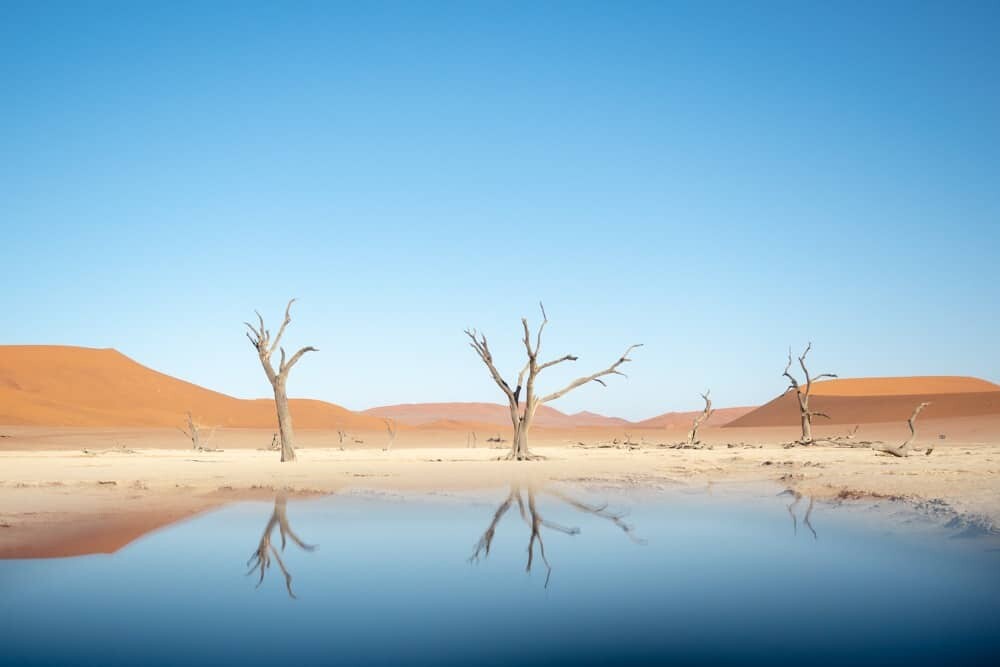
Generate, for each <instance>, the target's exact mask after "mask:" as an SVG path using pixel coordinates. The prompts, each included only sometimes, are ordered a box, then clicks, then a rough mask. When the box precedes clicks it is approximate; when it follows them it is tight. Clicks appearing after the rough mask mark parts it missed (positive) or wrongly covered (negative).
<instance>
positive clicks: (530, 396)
mask: <svg viewBox="0 0 1000 667" xmlns="http://www.w3.org/2000/svg"><path fill="white" fill-rule="evenodd" d="M538 305H539V306H540V307H541V309H542V323H541V324H540V325H539V327H538V331H537V332H536V335H535V343H534V346H532V343H531V331H530V329H529V328H528V320H527V319H526V318H521V324H522V326H523V328H524V338H523V339H522V342H523V343H524V349H525V351H526V352H527V354H528V361H527V363H526V364H525V365H524V367H523V368H522V369H521V372H520V373H519V374H518V376H517V383H516V386H515V388H514V389H511V388H510V385H509V384H507V381H506V380H504V379H503V376H502V375H501V374H500V371H498V370H497V368H496V366H495V365H494V363H493V354H492V353H491V352H490V348H489V344H488V343H487V341H486V336H484V335H480V334H479V333H477V332H476V330H475V329H466V331H465V335H467V336H468V337H469V338H470V339H471V342H470V343H469V346H470V347H471V348H472V349H474V350H475V351H476V354H478V355H479V358H480V359H482V361H483V363H484V364H485V365H486V368H487V370H489V372H490V376H491V377H492V378H493V381H494V382H496V384H497V386H498V387H500V389H501V390H502V391H503V393H504V395H505V396H506V397H507V402H508V404H509V406H510V419H511V424H512V425H513V427H514V438H513V440H512V442H511V446H510V453H509V454H508V455H507V457H506V458H507V459H508V460H513V461H525V460H530V459H537V458H543V457H540V456H535V455H532V454H531V453H530V452H529V451H528V431H529V430H530V429H531V423H532V421H533V420H534V417H535V410H537V409H538V406H539V405H541V404H543V403H548V402H549V401H554V400H555V399H557V398H559V397H561V396H563V395H565V394H567V393H568V392H570V391H572V390H573V389H576V388H577V387H581V386H583V385H585V384H587V383H589V382H598V383H600V384H601V385H604V386H606V385H605V384H604V381H603V380H601V379H600V378H602V377H604V376H605V375H625V374H624V373H622V372H621V371H620V370H618V367H619V366H621V365H622V364H624V363H626V362H628V361H631V359H629V358H628V355H629V353H630V352H631V351H632V350H634V349H635V348H637V347H641V345H631V346H629V348H628V349H626V350H625V353H624V354H623V355H622V356H621V357H619V358H618V360H617V361H615V363H613V364H611V366H609V367H608V368H605V369H604V370H602V371H598V372H597V373H594V374H593V375H588V376H585V377H582V378H578V379H576V380H574V381H573V382H570V383H569V384H568V385H567V386H566V387H564V388H563V389H560V390H559V391H556V392H553V393H551V394H547V395H545V396H536V395H535V378H537V377H538V374H539V373H540V372H542V371H543V370H545V369H546V368H548V367H550V366H555V365H556V364H560V363H562V362H564V361H576V360H577V357H575V356H573V355H571V354H567V355H565V356H562V357H559V358H558V359H553V360H552V361H547V362H545V363H538V350H539V348H540V347H541V345H542V330H543V329H545V325H546V324H548V321H549V320H548V317H546V315H545V307H544V306H542V305H541V304H538ZM526 378H527V384H525V379H526ZM522 388H523V389H525V396H524V402H523V403H522V402H521V390H522ZM522 406H523V407H522Z"/></svg>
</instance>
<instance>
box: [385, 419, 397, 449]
mask: <svg viewBox="0 0 1000 667" xmlns="http://www.w3.org/2000/svg"><path fill="white" fill-rule="evenodd" d="M382 421H383V422H385V431H386V434H388V436H389V441H388V442H387V443H386V445H385V447H383V448H382V451H383V452H387V451H389V450H390V449H392V445H393V443H395V442H396V422H394V421H393V420H391V419H383V420H382Z"/></svg>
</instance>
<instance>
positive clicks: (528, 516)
mask: <svg viewBox="0 0 1000 667" xmlns="http://www.w3.org/2000/svg"><path fill="white" fill-rule="evenodd" d="M548 492H549V493H550V494H551V495H553V496H554V497H556V498H558V499H560V500H562V501H563V502H565V503H567V504H568V505H570V506H572V507H574V508H576V509H578V510H580V511H581V512H586V513H588V514H593V515H594V516H598V517H601V518H603V519H608V520H609V521H611V522H612V523H614V524H615V525H616V526H618V527H619V528H621V530H622V531H623V532H624V533H625V534H626V535H627V536H628V537H629V539H630V540H632V541H633V542H635V543H637V544H645V542H644V541H643V540H640V539H638V538H636V537H635V534H634V533H633V527H632V526H631V524H628V523H626V522H625V521H624V520H623V517H624V515H623V514H617V513H614V512H610V511H608V509H607V506H606V505H600V506H597V505H589V504H587V503H584V502H581V501H578V500H575V499H573V498H570V497H569V496H567V495H565V494H563V493H561V492H558V491H548ZM514 503H517V508H518V512H519V513H520V515H521V518H522V519H523V520H524V522H525V523H526V524H527V526H528V527H529V528H530V530H531V533H530V536H529V538H528V562H527V566H526V567H525V571H526V572H531V566H532V564H533V563H534V557H535V543H536V542H537V543H538V553H539V555H540V556H541V558H542V562H543V563H544V564H545V569H546V574H545V587H546V588H547V587H548V585H549V578H550V577H551V576H552V566H551V565H550V564H549V560H548V557H547V556H546V555H545V542H544V540H543V538H542V528H548V529H550V530H554V531H557V532H560V533H563V534H565V535H578V534H579V533H580V529H579V528H576V527H574V526H563V525H561V524H558V523H555V522H553V521H548V520H546V519H545V518H544V517H543V516H542V515H541V513H540V512H539V511H538V505H537V503H536V502H535V489H534V488H532V487H529V488H528V492H527V502H525V494H524V493H523V492H522V490H521V487H520V485H518V484H512V485H511V487H510V493H509V494H508V495H507V498H506V499H505V500H504V501H503V502H502V503H500V505H499V506H498V507H497V509H496V512H494V513H493V520H492V521H490V525H489V526H488V527H487V529H486V532H484V533H483V535H482V537H480V538H479V542H477V543H476V547H475V550H474V551H473V553H472V556H470V557H469V561H470V562H479V560H480V559H481V558H486V557H488V556H489V555H490V548H491V547H492V545H493V537H494V536H495V535H496V529H497V525H498V524H499V523H500V520H501V519H502V518H503V517H504V515H505V514H506V513H507V511H508V510H509V509H510V508H511V506H512V505H513V504H514Z"/></svg>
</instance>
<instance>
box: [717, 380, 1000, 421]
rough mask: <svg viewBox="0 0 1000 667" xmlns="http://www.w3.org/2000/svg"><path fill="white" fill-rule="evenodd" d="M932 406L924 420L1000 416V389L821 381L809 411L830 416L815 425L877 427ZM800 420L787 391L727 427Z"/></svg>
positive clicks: (975, 384) (973, 383) (981, 384)
mask: <svg viewBox="0 0 1000 667" xmlns="http://www.w3.org/2000/svg"><path fill="white" fill-rule="evenodd" d="M925 401H928V402H930V403H931V405H929V406H928V407H927V408H926V409H925V410H924V411H923V412H922V413H921V415H920V419H921V420H927V419H946V418H951V417H976V416H980V415H996V414H1000V386H998V385H995V384H993V383H992V382H987V381H986V380H980V379H978V378H971V377H951V376H943V377H902V378H858V379H845V380H830V381H827V382H817V383H816V384H815V385H813V390H812V398H811V400H810V402H809V407H810V409H812V410H815V411H817V412H825V413H826V414H828V415H830V419H824V418H822V417H817V418H815V419H814V423H815V424H819V425H822V424H871V423H878V422H895V421H905V420H906V419H907V418H908V417H909V416H910V413H912V412H913V408H914V407H915V406H916V405H917V404H918V403H922V402H925ZM798 419H799V408H798V402H797V400H796V398H795V394H794V392H791V391H789V392H786V393H785V394H782V395H781V396H779V397H778V398H775V399H774V400H773V401H771V402H769V403H766V404H764V405H762V406H761V407H759V408H757V409H756V410H754V411H752V412H750V413H748V414H746V415H744V416H743V417H740V418H738V419H735V420H733V421H731V422H729V423H728V424H726V426H727V427H733V428H740V427H750V426H789V425H793V424H797V423H798Z"/></svg>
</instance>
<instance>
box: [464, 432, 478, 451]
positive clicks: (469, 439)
mask: <svg viewBox="0 0 1000 667" xmlns="http://www.w3.org/2000/svg"><path fill="white" fill-rule="evenodd" d="M465 446H466V447H467V448H469V447H471V448H472V449H475V448H476V432H475V431H469V435H467V436H466V437H465Z"/></svg>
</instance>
